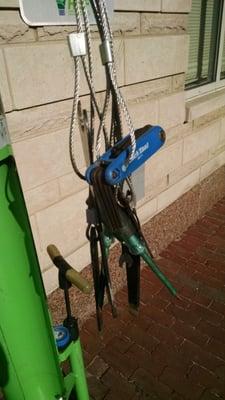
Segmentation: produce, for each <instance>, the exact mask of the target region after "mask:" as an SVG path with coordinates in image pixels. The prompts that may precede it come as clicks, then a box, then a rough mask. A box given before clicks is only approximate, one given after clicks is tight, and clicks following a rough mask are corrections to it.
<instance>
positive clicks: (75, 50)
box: [69, 32, 87, 57]
mask: <svg viewBox="0 0 225 400" xmlns="http://www.w3.org/2000/svg"><path fill="white" fill-rule="evenodd" d="M69 46H70V51H71V54H72V56H73V57H81V56H85V55H86V54H87V46H86V34H85V33H84V32H80V33H76V32H73V33H70V34H69Z"/></svg>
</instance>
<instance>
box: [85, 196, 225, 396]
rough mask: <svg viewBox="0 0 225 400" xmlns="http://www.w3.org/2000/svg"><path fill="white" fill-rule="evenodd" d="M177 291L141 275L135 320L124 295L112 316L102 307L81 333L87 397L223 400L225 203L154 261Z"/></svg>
mask: <svg viewBox="0 0 225 400" xmlns="http://www.w3.org/2000/svg"><path fill="white" fill-rule="evenodd" d="M158 264H159V266H160V267H161V269H162V270H163V271H164V272H165V273H166V274H167V276H168V277H169V278H170V280H171V281H172V282H173V283H174V285H175V286H176V288H177V289H178V292H179V298H172V297H171V295H170V294H169V292H168V291H167V290H166V289H165V288H164V287H162V285H161V284H160V282H159V281H158V280H157V279H156V278H155V277H154V276H153V274H152V273H151V272H149V271H148V270H147V269H144V270H143V271H142V278H141V286H142V291H141V300H142V304H141V307H140V312H139V315H138V317H135V316H132V315H131V314H130V313H129V312H128V307H127V294H126V290H125V289H124V290H122V291H121V292H120V293H118V295H117V296H116V301H117V304H118V311H119V318H118V319H116V320H113V319H112V318H111V315H110V312H109V308H108V306H106V307H105V309H104V325H105V328H104V332H103V334H102V335H99V334H98V333H97V330H96V322H95V319H94V318H92V319H89V320H88V321H87V322H86V323H85V325H84V326H83V328H82V332H81V340H82V343H83V347H84V354H85V361H86V365H87V366H88V368H87V370H88V376H89V377H88V380H89V388H90V393H91V396H92V398H93V399H95V400H101V399H104V400H123V399H124V400H130V399H132V400H137V399H151V400H164V399H165V400H170V399H173V400H181V399H182V400H184V399H190V400H195V399H196V400H197V399H200V400H214V399H215V400H216V399H217V400H218V399H225V318H224V316H225V199H223V200H222V201H220V202H219V203H217V204H216V205H215V206H214V208H213V209H212V210H211V211H210V212H208V213H207V215H206V216H205V217H204V218H203V219H201V220H200V221H198V222H197V223H196V224H195V225H194V226H192V227H191V228H189V229H188V231H187V232H185V233H184V234H183V236H182V238H181V239H180V240H179V241H176V242H173V243H172V244H171V245H170V246H169V247H168V248H167V249H166V250H165V251H164V252H163V253H162V254H161V257H160V259H159V261H158Z"/></svg>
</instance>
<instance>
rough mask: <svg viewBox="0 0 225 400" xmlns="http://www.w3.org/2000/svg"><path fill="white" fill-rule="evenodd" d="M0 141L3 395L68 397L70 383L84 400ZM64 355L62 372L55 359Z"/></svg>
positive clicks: (74, 354)
mask: <svg viewBox="0 0 225 400" xmlns="http://www.w3.org/2000/svg"><path fill="white" fill-rule="evenodd" d="M0 139H1V138H0ZM1 143H2V142H1V141H0V232H1V236H0V387H1V388H2V391H3V394H4V398H5V400H56V399H58V400H60V399H61V400H64V399H65V400H68V399H70V398H71V399H72V397H70V395H71V391H72V389H73V390H74V391H75V393H76V397H75V398H76V399H77V400H88V399H89V395H88V389H87V383H86V377H85V370H84V364H83V358H82V351H81V345H80V340H79V338H78V340H76V341H75V342H71V343H70V344H69V346H68V347H67V348H66V349H65V350H64V351H62V352H61V353H59V352H58V351H57V348H56V343H55V338H54V335H53V329H52V325H51V320H50V315H49V312H48V306H47V298H46V294H45V290H44V286H43V282H42V277H41V272H40V266H39V263H38V259H37V254H36V249H35V245H34V241H33V237H32V232H31V228H30V224H29V219H28V214H27V210H26V206H25V202H24V198H23V193H22V190H21V186H20V182H19V178H18V174H17V170H16V165H15V161H14V157H13V154H12V149H11V146H10V145H9V144H7V141H6V144H5V146H4V145H2V144H1ZM3 143H4V141H3ZM1 146H2V147H1ZM68 358H69V360H70V364H71V372H70V373H69V374H68V375H67V376H66V377H65V378H63V375H62V372H61V368H60V363H61V362H62V361H64V360H66V359H68Z"/></svg>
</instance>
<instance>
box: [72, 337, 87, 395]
mask: <svg viewBox="0 0 225 400" xmlns="http://www.w3.org/2000/svg"><path fill="white" fill-rule="evenodd" d="M70 364H71V368H72V371H73V374H74V378H75V392H76V397H77V399H78V400H89V394H88V387H87V380H86V374H85V368H84V361H83V355H82V349H81V344H80V338H78V339H77V340H76V341H75V342H73V346H72V348H71V353H70Z"/></svg>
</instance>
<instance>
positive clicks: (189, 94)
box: [185, 0, 225, 100]
mask: <svg viewBox="0 0 225 400" xmlns="http://www.w3.org/2000/svg"><path fill="white" fill-rule="evenodd" d="M219 41H220V43H219V47H218V57H217V70H216V80H215V81H214V82H211V83H206V84H203V85H200V86H198V87H195V88H190V89H188V88H185V93H186V99H187V100H189V99H192V98H193V97H199V96H201V95H204V94H207V93H213V92H217V91H219V90H222V89H223V88H225V78H224V79H220V75H221V68H222V59H223V50H224V41H225V0H223V12H222V18H221V31H220V39H219Z"/></svg>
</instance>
